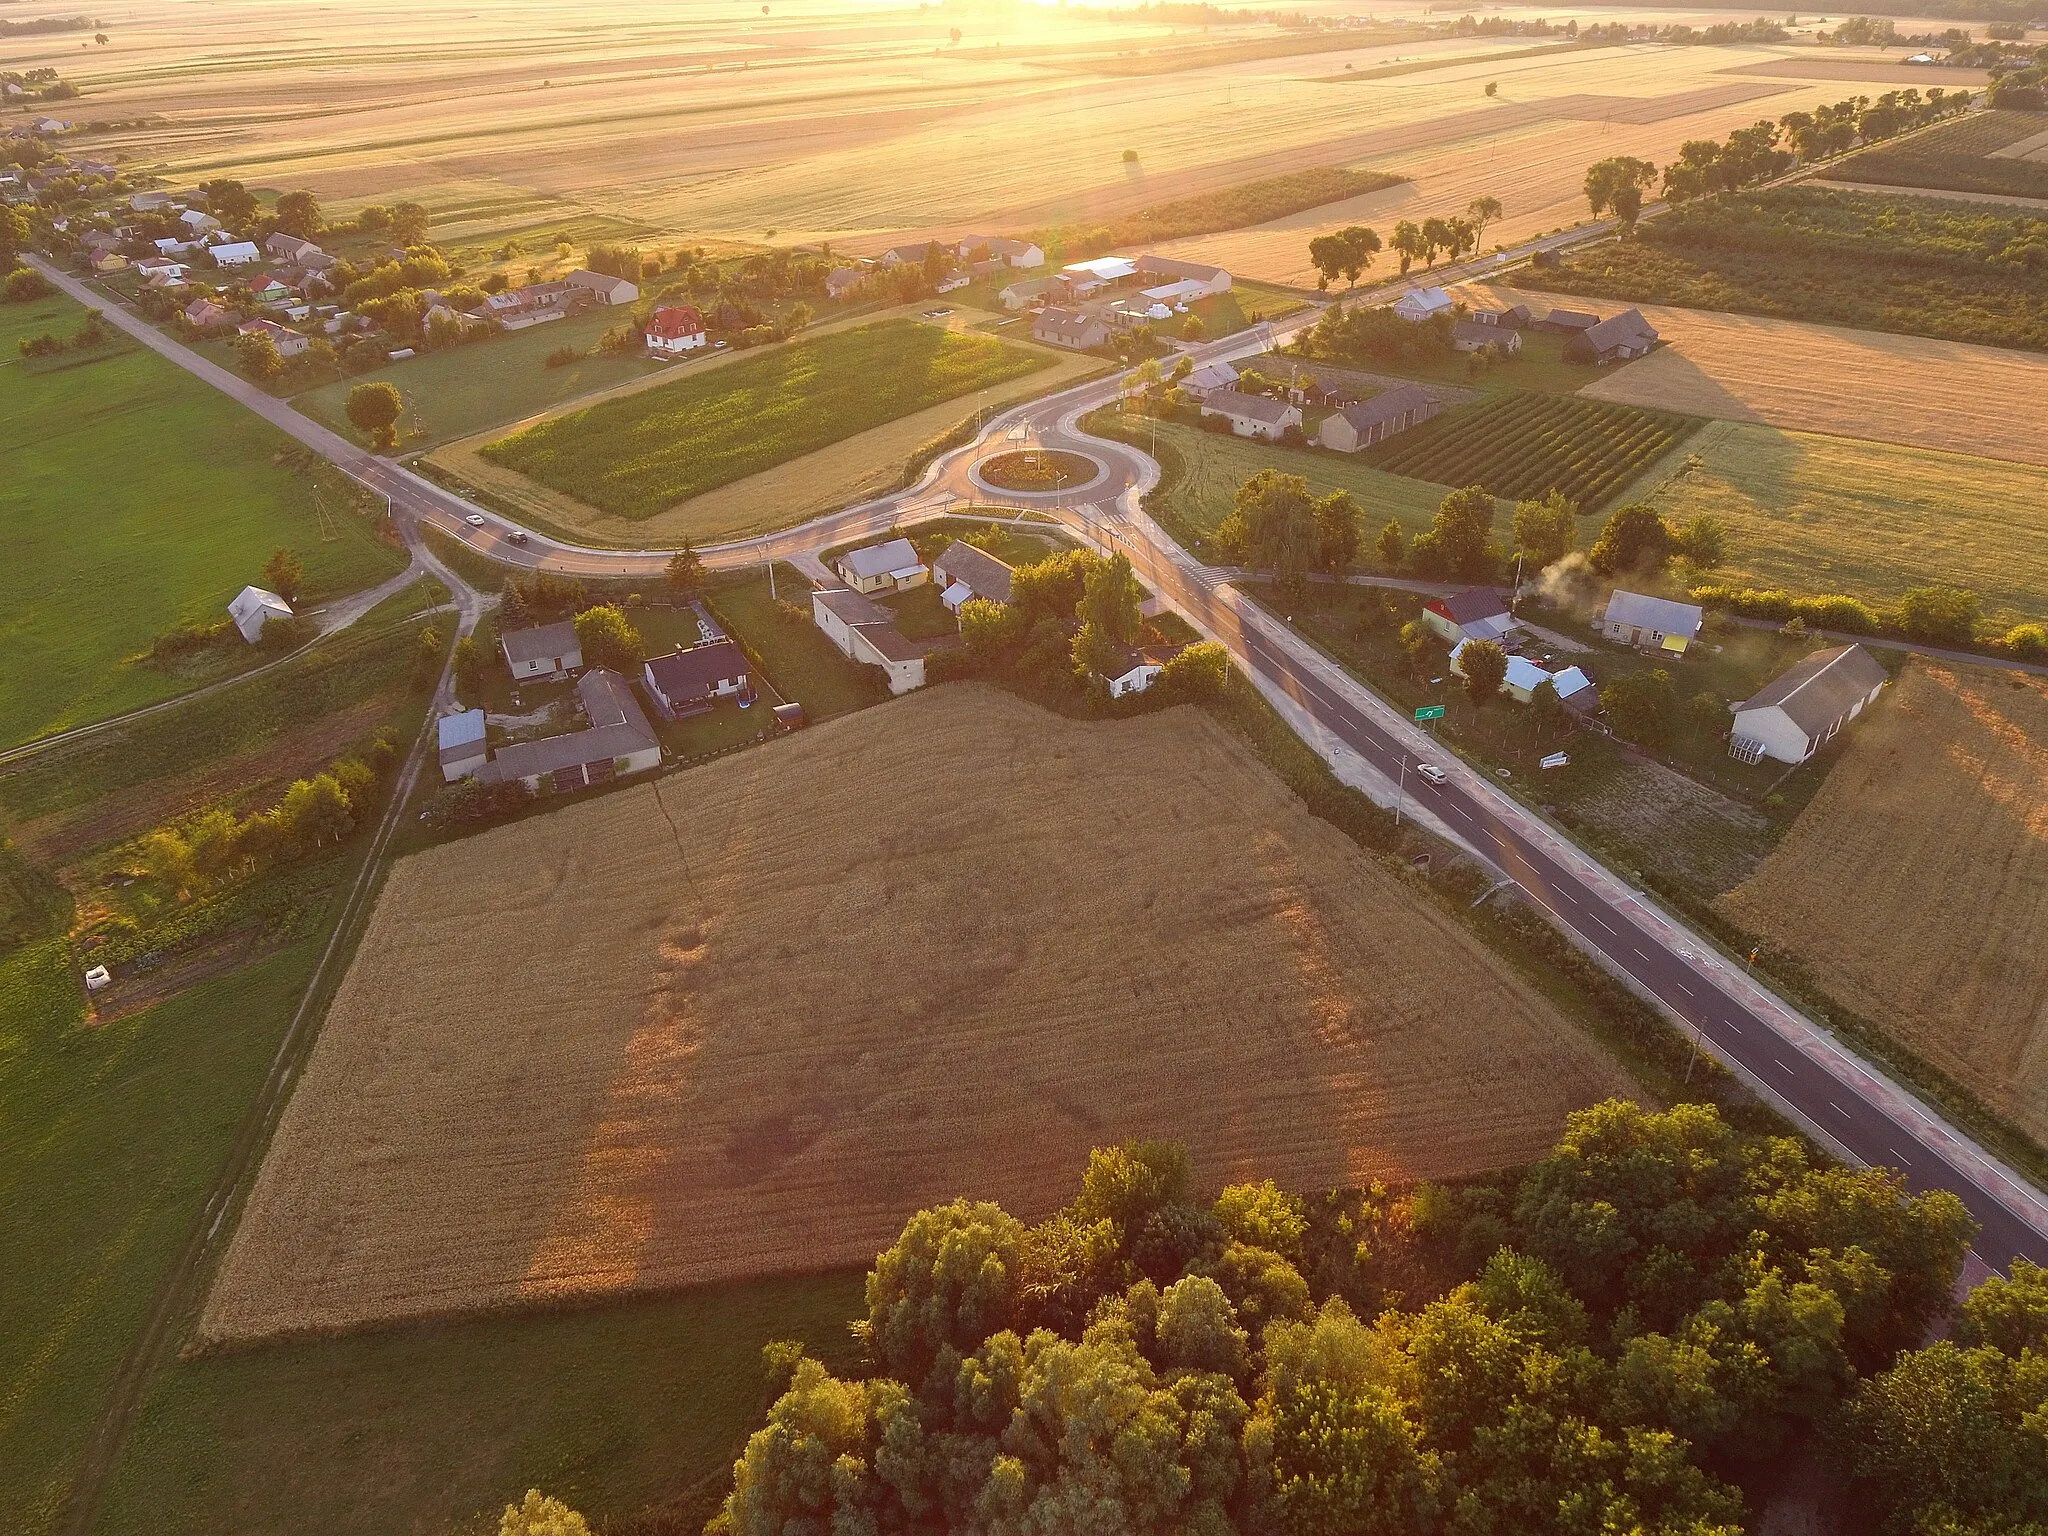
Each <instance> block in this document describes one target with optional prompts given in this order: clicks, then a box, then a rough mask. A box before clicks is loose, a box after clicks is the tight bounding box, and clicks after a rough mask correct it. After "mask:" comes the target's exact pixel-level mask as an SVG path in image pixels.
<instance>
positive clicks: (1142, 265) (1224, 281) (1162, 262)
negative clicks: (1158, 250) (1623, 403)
mask: <svg viewBox="0 0 2048 1536" xmlns="http://www.w3.org/2000/svg"><path fill="white" fill-rule="evenodd" d="M1138 275H1139V276H1140V277H1164V278H1168V279H1171V280H1173V281H1177V282H1189V283H1200V284H1201V285H1202V287H1204V288H1205V289H1207V290H1208V291H1209V292H1210V293H1228V292H1230V274H1229V273H1228V272H1226V271H1224V270H1223V268H1221V267H1217V266H1211V265H1210V264H1209V263H1208V262H1206V261H1182V260H1180V259H1179V258H1178V257H1175V256H1140V257H1139V258H1138Z"/></svg>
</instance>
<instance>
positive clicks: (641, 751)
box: [476, 667, 661, 794]
mask: <svg viewBox="0 0 2048 1536" xmlns="http://www.w3.org/2000/svg"><path fill="white" fill-rule="evenodd" d="M576 698H577V700H578V702H579V703H581V704H582V706H583V715H584V718H585V719H587V720H588V721H589V722H590V728H589V729H588V730H583V731H570V732H568V733H566V734H564V735H561V736H544V737H542V738H541V739H540V740H539V741H518V742H514V743H512V745H510V746H507V747H500V748H499V749H498V752H497V755H496V756H495V757H493V758H492V759H491V760H490V761H489V762H488V763H485V764H484V765H483V766H482V767H481V768H479V769H478V770H477V771H476V776H477V778H478V779H479V780H480V781H481V782H483V783H485V784H508V783H510V782H511V781H512V780H514V779H517V780H519V781H520V782H521V783H522V784H524V785H525V786H526V787H527V788H528V789H530V790H533V791H534V792H535V793H541V792H543V791H553V792H555V793H557V794H562V793H567V792H568V791H570V790H577V789H582V788H583V787H584V786H586V785H589V784H602V783H605V782H606V781H607V780H610V779H615V778H618V777H620V776H622V775H624V774H628V773H644V772H645V771H646V770H647V769H649V768H658V767H660V766H661V740H660V738H659V737H657V736H656V735H655V734H654V727H653V726H652V725H651V724H649V723H648V720H647V715H646V713H645V712H644V711H643V710H642V709H641V708H640V705H639V702H638V701H637V700H635V699H634V697H633V689H632V685H631V684H629V683H628V682H627V681H626V680H625V679H624V678H623V677H621V676H619V674H618V673H616V672H613V671H610V670H608V669H607V668H604V667H592V668H591V669H590V670H589V671H588V672H586V673H584V674H583V675H582V676H581V677H579V678H578V679H577V680H576Z"/></svg>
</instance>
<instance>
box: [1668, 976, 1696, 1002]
mask: <svg viewBox="0 0 2048 1536" xmlns="http://www.w3.org/2000/svg"><path fill="white" fill-rule="evenodd" d="M1671 985H1673V986H1674V987H1676V988H1678V990H1679V991H1681V992H1683V993H1684V994H1685V995H1686V996H1687V997H1691V996H1693V995H1694V994H1693V990H1692V988H1691V987H1688V986H1687V985H1686V984H1685V983H1684V982H1682V981H1680V980H1679V979H1678V978H1677V977H1675V976H1674V977H1673V978H1672V979H1671Z"/></svg>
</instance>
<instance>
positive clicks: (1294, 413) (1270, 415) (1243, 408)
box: [1202, 389, 1301, 439]
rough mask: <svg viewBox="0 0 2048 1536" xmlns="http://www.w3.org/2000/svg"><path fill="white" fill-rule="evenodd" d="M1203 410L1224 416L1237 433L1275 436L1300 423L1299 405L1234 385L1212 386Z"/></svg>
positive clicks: (1241, 435)
mask: <svg viewBox="0 0 2048 1536" xmlns="http://www.w3.org/2000/svg"><path fill="white" fill-rule="evenodd" d="M1202 414H1203V415H1204V416H1221V417H1223V418H1224V419H1225V420H1226V421H1228V422H1229V423H1230V430H1231V431H1232V432H1234V433H1236V434H1237V435H1238V436H1239V437H1263V438H1269V439H1278V438H1279V437H1280V435H1281V434H1282V433H1284V432H1285V431H1286V430H1287V429H1288V428H1289V427H1299V426H1300V425H1301V407H1300V406H1298V405H1290V404H1288V402H1286V401H1285V400H1273V399H1269V398H1268V397H1267V396H1265V395H1247V394H1245V393H1243V392H1242V391H1241V390H1235V389H1217V390H1211V391H1210V393H1209V397H1208V398H1207V399H1206V400H1204V401H1203V402H1202Z"/></svg>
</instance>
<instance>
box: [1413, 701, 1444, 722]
mask: <svg viewBox="0 0 2048 1536" xmlns="http://www.w3.org/2000/svg"><path fill="white" fill-rule="evenodd" d="M1443 717H1444V707H1443V705H1441V704H1425V705H1423V706H1422V708H1420V709H1418V710H1416V711H1415V718H1416V719H1417V720H1441V719H1443Z"/></svg>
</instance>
